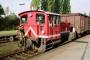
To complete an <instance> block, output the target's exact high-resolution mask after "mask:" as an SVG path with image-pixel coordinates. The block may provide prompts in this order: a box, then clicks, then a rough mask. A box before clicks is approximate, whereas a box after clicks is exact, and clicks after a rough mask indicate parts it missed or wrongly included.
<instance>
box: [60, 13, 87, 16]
mask: <svg viewBox="0 0 90 60" xmlns="http://www.w3.org/2000/svg"><path fill="white" fill-rule="evenodd" d="M61 16H86V17H88V15H84V14H82V13H71V14H62V15H61Z"/></svg>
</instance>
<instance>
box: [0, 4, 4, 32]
mask: <svg viewBox="0 0 90 60" xmlns="http://www.w3.org/2000/svg"><path fill="white" fill-rule="evenodd" d="M3 14H4V9H3V7H2V5H1V4H0V30H2V29H3V25H2V23H3V17H2V16H1V15H3Z"/></svg>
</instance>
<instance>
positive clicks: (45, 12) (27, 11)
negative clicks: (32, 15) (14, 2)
mask: <svg viewBox="0 0 90 60" xmlns="http://www.w3.org/2000/svg"><path fill="white" fill-rule="evenodd" d="M27 12H43V13H46V14H50V15H60V14H57V13H52V12H45V11H39V10H31V11H24V12H21V13H19V14H18V15H21V14H23V13H27Z"/></svg>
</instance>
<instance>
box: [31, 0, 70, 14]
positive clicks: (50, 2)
mask: <svg viewBox="0 0 90 60" xmlns="http://www.w3.org/2000/svg"><path fill="white" fill-rule="evenodd" d="M40 5H41V6H40ZM30 7H36V8H41V9H42V10H44V11H49V12H54V13H70V12H71V10H70V9H71V6H70V0H32V1H31V5H30Z"/></svg>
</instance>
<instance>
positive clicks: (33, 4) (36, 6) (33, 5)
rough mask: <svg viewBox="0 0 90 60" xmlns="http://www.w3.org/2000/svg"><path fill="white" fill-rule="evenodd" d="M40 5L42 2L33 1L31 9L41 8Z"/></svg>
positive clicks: (38, 0)
mask: <svg viewBox="0 0 90 60" xmlns="http://www.w3.org/2000/svg"><path fill="white" fill-rule="evenodd" d="M39 4H40V0H32V1H31V4H30V9H32V7H35V8H37V9H38V8H39Z"/></svg>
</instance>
